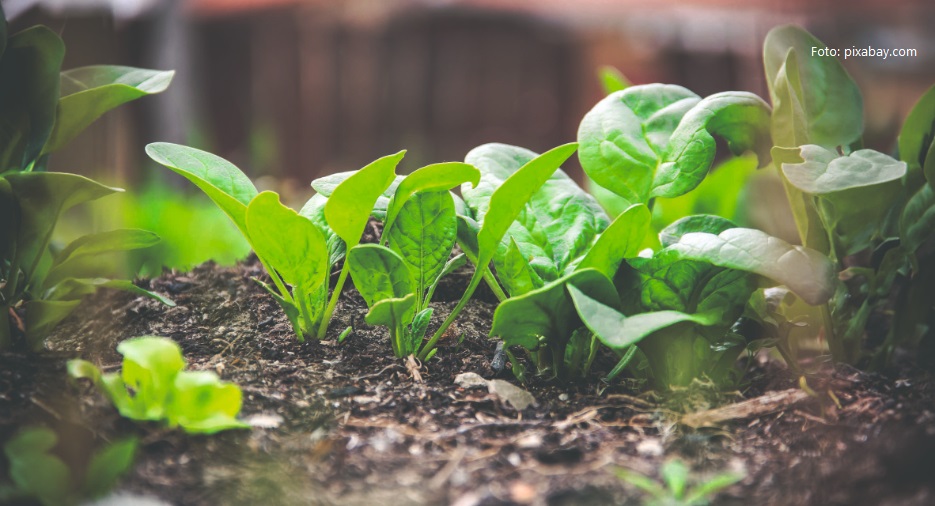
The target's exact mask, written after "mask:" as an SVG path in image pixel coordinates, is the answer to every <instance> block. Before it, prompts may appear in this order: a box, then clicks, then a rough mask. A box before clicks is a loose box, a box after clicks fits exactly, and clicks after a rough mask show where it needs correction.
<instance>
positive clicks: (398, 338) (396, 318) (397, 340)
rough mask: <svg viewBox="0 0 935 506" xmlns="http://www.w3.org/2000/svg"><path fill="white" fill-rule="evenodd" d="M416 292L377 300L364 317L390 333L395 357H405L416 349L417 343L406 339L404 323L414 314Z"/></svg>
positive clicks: (371, 323)
mask: <svg viewBox="0 0 935 506" xmlns="http://www.w3.org/2000/svg"><path fill="white" fill-rule="evenodd" d="M417 303H418V302H417V300H416V294H414V293H410V294H408V295H406V296H405V297H402V298H390V299H383V300H380V301H377V302H376V303H375V304H374V305H373V306H371V308H370V311H369V312H368V313H367V316H366V317H364V321H366V322H367V323H368V324H370V325H383V326H385V327H387V328H389V329H390V332H391V333H392V336H393V337H392V343H393V352H394V353H395V355H396V356H397V357H406V356H409V355H411V354H413V353H415V352H416V351H418V348H417V345H418V343H413V342H412V341H411V340H409V339H407V338H408V337H409V336H407V335H406V325H408V324H409V322H411V321H412V320H413V317H414V316H415V314H416V304H417Z"/></svg>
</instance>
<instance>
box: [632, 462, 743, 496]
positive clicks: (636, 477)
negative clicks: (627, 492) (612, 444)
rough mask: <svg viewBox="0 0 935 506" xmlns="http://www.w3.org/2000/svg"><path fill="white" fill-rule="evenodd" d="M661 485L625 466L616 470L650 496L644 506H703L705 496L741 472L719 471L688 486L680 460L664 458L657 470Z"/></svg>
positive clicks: (736, 478) (686, 470)
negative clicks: (664, 460) (666, 459)
mask: <svg viewBox="0 0 935 506" xmlns="http://www.w3.org/2000/svg"><path fill="white" fill-rule="evenodd" d="M659 474H660V475H661V478H662V484H660V483H658V482H656V481H654V480H652V479H651V478H649V477H646V476H643V475H642V474H638V473H635V472H632V471H629V470H626V469H618V470H617V476H619V477H620V479H621V480H623V481H626V482H627V483H629V484H630V485H633V486H635V487H637V488H639V489H641V490H642V491H643V492H645V493H646V494H647V495H649V496H650V497H651V500H649V501H647V502H646V503H645V504H646V505H647V506H706V505H707V504H708V503H709V501H708V499H709V497H710V496H713V495H716V494H717V493H719V492H720V491H722V490H724V489H725V488H727V487H730V486H731V485H733V484H735V483H737V482H739V481H740V480H742V479H744V475H743V474H737V473H721V474H717V475H715V476H712V477H710V478H706V479H704V480H691V481H697V482H698V483H697V484H695V486H693V487H691V486H689V481H690V474H691V470H690V469H689V468H688V466H686V465H685V464H684V463H683V462H682V461H681V460H678V459H672V460H668V461H666V462H665V463H664V464H663V465H662V468H661V469H660V470H659Z"/></svg>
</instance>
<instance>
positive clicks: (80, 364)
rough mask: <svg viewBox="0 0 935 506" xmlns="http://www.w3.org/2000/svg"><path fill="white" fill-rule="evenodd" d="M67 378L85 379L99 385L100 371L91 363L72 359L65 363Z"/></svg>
mask: <svg viewBox="0 0 935 506" xmlns="http://www.w3.org/2000/svg"><path fill="white" fill-rule="evenodd" d="M66 369H67V370H68V377H69V378H71V379H81V378H87V379H89V380H91V382H92V383H94V384H95V385H100V384H101V370H100V369H98V368H97V366H95V365H94V364H92V363H91V362H88V361H87V360H82V359H80V358H74V359H71V360H69V361H68V362H67V363H66Z"/></svg>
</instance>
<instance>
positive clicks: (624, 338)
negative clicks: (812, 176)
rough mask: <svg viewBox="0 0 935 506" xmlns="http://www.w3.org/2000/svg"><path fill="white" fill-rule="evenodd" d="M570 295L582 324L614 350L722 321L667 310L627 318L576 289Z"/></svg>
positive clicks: (711, 317) (714, 317) (708, 315)
mask: <svg viewBox="0 0 935 506" xmlns="http://www.w3.org/2000/svg"><path fill="white" fill-rule="evenodd" d="M568 291H569V293H570V294H571V299H572V301H573V302H574V304H575V308H576V309H577V311H578V317H579V318H581V321H582V322H583V323H584V324H585V325H586V326H587V327H588V329H590V330H591V332H594V335H596V336H597V338H598V339H600V340H601V342H602V343H604V344H605V345H607V346H608V347H610V348H612V349H615V350H622V349H624V348H626V347H628V346H631V345H634V344H637V343H639V342H640V341H642V340H643V339H644V338H645V337H647V336H649V335H650V334H653V333H654V332H657V331H659V330H661V329H664V328H667V327H671V326H672V325H675V324H677V323H682V322H693V323H697V324H699V325H714V324H716V323H718V322H719V321H720V317H719V316H718V315H716V314H713V313H703V314H688V313H683V312H681V311H668V310H667V311H653V312H648V313H640V314H636V315H633V316H624V315H623V313H620V312H619V311H617V310H616V309H613V308H611V307H609V306H607V305H606V304H602V303H601V302H598V301H597V300H594V299H593V298H591V297H589V296H588V295H586V294H585V293H584V292H582V291H581V290H579V289H578V288H576V287H574V286H569V287H568Z"/></svg>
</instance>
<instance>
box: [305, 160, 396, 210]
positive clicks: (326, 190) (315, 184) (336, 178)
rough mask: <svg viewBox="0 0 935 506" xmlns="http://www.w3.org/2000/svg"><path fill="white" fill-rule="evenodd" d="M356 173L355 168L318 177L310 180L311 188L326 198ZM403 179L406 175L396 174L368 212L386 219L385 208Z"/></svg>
mask: <svg viewBox="0 0 935 506" xmlns="http://www.w3.org/2000/svg"><path fill="white" fill-rule="evenodd" d="M356 173H357V171H356V170H351V171H347V172H338V173H335V174H330V175H327V176H324V177H320V178H318V179H316V180H314V181H312V188H313V189H314V190H315V191H316V192H318V193H317V194H318V195H321V196H322V197H325V198H326V200H327V197H330V196H331V193H332V192H334V189H335V188H337V187H338V185H340V184H341V183H343V182H344V181H345V180H346V179H347V178H349V177H351V176H353V175H354V174H356ZM403 179H406V176H396V177H395V178H394V179H393V182H392V183H390V185H389V186H388V187H387V188H386V190H383V193H381V194H380V196H379V197H377V200H376V202H375V203H374V205H373V209H372V210H371V212H370V215H371V216H373V217H374V218H376V219H377V220H380V221H384V220H386V209H387V208H388V207H389V205H390V199H392V198H393V195H394V194H395V193H396V189H397V188H399V184H400V183H402V182H403Z"/></svg>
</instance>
